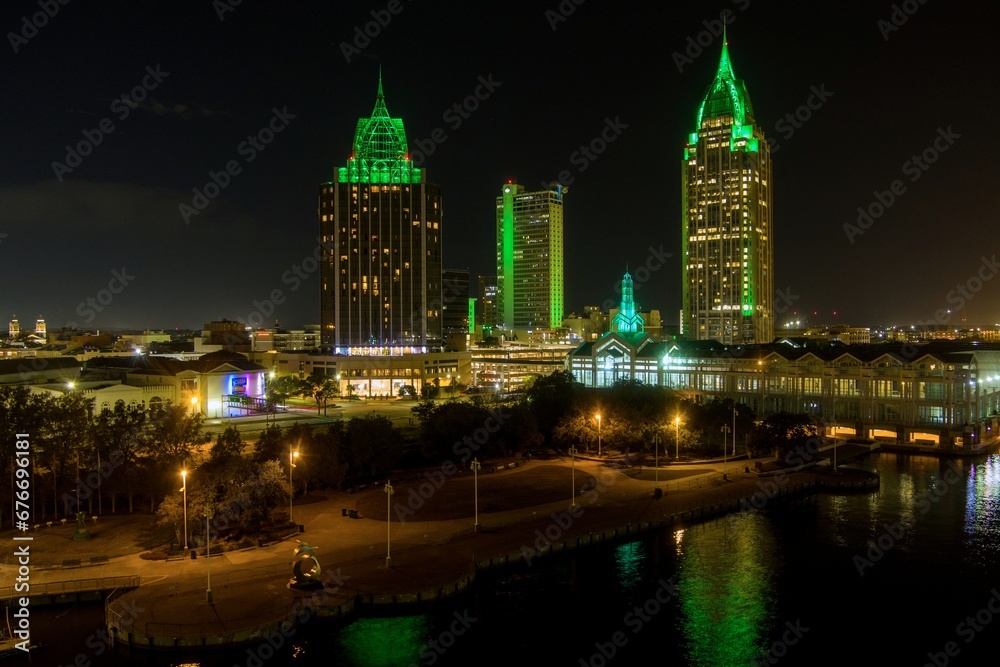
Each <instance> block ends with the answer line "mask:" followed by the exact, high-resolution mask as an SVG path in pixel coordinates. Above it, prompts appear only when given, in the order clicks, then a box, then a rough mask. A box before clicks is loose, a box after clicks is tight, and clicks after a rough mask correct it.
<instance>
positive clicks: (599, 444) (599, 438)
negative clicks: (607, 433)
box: [594, 412, 601, 456]
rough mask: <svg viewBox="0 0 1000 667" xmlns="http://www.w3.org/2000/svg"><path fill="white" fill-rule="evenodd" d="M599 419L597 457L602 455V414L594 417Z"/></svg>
mask: <svg viewBox="0 0 1000 667" xmlns="http://www.w3.org/2000/svg"><path fill="white" fill-rule="evenodd" d="M594 416H595V417H596V418H597V455H598V456H600V455H601V413H599V412H598V413H597V414H596V415H594Z"/></svg>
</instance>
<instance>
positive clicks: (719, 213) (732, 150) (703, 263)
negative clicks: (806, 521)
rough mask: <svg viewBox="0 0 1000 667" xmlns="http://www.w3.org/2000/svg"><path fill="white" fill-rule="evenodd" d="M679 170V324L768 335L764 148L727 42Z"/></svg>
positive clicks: (724, 333) (712, 334) (719, 332)
mask: <svg viewBox="0 0 1000 667" xmlns="http://www.w3.org/2000/svg"><path fill="white" fill-rule="evenodd" d="M681 173H682V180H683V185H682V189H681V198H682V203H681V209H682V211H681V216H682V240H681V244H682V246H681V247H682V248H683V251H684V252H683V257H682V260H683V268H682V271H683V274H684V277H683V285H684V303H683V310H682V312H681V332H682V333H683V334H684V335H685V336H687V337H688V338H690V339H693V340H705V339H715V340H718V341H721V342H723V343H726V344H738V343H769V342H771V340H772V339H773V337H774V313H773V303H772V299H773V295H774V265H773V262H774V251H773V243H774V241H773V235H772V229H773V227H772V214H773V206H772V203H771V202H772V199H771V191H772V181H771V153H770V150H769V147H768V144H767V141H766V140H765V137H764V132H763V131H762V130H761V128H760V126H759V125H758V124H757V123H756V121H755V119H754V114H753V107H752V106H751V104H750V96H749V95H748V94H747V91H746V87H745V86H744V85H743V81H742V80H741V79H737V78H736V75H735V74H734V73H733V66H732V63H731V62H730V60H729V47H728V42H725V41H724V43H723V46H722V57H721V58H720V60H719V69H718V71H717V72H716V74H715V80H714V81H712V83H711V85H710V86H709V87H708V90H707V91H705V96H704V98H703V99H702V101H701V106H699V107H698V117H697V122H696V123H695V128H694V132H692V133H691V134H690V135H689V136H688V140H687V145H686V146H685V148H684V164H683V165H682V167H681Z"/></svg>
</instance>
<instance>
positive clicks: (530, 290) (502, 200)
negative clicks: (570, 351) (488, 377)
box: [497, 182, 563, 329]
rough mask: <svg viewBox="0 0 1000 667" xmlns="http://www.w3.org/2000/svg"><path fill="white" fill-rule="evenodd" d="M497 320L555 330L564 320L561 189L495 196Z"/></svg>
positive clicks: (513, 188)
mask: <svg viewBox="0 0 1000 667" xmlns="http://www.w3.org/2000/svg"><path fill="white" fill-rule="evenodd" d="M497 320H498V322H497V323H498V324H499V325H501V326H502V327H503V328H505V329H532V328H534V329H557V328H559V327H561V326H562V320H563V188H562V186H561V185H557V186H555V187H554V188H553V189H551V190H539V191H537V192H526V191H525V189H524V186H523V185H518V184H517V183H513V182H510V183H505V184H504V185H503V187H502V188H501V194H500V196H499V197H497Z"/></svg>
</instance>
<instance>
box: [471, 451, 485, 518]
mask: <svg viewBox="0 0 1000 667" xmlns="http://www.w3.org/2000/svg"><path fill="white" fill-rule="evenodd" d="M469 467H470V468H472V477H473V480H474V481H475V487H476V495H475V499H476V532H477V533H478V532H479V470H480V469H481V468H482V467H483V464H482V463H480V462H479V459H478V458H475V459H472V463H470V464H469Z"/></svg>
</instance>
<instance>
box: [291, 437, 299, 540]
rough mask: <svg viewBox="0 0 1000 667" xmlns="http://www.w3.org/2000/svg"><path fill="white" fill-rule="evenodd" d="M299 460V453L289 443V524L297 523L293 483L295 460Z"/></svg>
mask: <svg viewBox="0 0 1000 667" xmlns="http://www.w3.org/2000/svg"><path fill="white" fill-rule="evenodd" d="M297 458H299V451H298V450H295V451H294V452H293V451H292V443H288V487H289V488H288V522H289V523H295V515H294V514H293V513H292V511H293V509H292V504H293V501H294V499H295V485H294V484H293V483H292V470H293V469H294V468H295V459H297Z"/></svg>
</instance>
